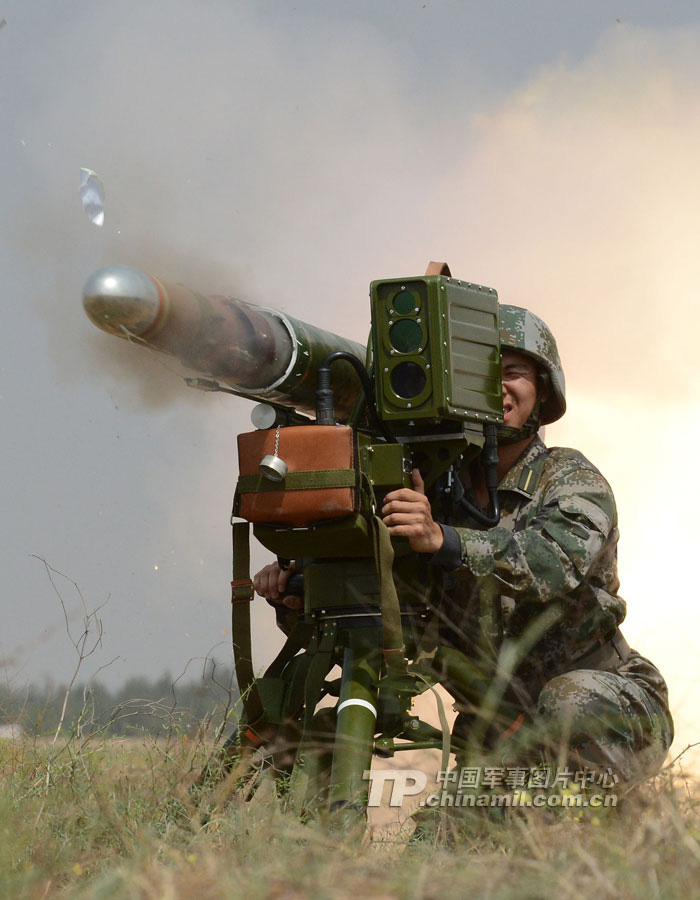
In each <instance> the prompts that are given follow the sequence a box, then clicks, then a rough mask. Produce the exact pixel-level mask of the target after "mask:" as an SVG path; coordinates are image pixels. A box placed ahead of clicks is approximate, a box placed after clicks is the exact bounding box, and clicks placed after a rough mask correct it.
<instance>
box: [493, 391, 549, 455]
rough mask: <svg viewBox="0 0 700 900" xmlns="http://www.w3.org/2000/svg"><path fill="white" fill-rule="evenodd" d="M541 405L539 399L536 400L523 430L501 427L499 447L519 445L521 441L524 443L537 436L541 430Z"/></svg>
mask: <svg viewBox="0 0 700 900" xmlns="http://www.w3.org/2000/svg"><path fill="white" fill-rule="evenodd" d="M540 405H541V402H540V398H539V397H538V398H537V400H535V405H534V406H533V407H532V412H531V413H530V415H529V416H528V419H527V422H525V424H524V425H523V426H522V428H513V427H511V426H510V425H499V426H498V446H499V447H505V446H507V445H509V444H517V443H518V442H519V441H523V440H525V438H529V437H532V435H533V434H537V432H538V431H539V428H540Z"/></svg>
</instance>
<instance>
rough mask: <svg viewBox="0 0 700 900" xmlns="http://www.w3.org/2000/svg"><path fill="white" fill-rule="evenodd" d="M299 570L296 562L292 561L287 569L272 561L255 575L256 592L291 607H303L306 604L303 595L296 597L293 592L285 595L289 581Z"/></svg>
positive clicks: (273, 601)
mask: <svg viewBox="0 0 700 900" xmlns="http://www.w3.org/2000/svg"><path fill="white" fill-rule="evenodd" d="M298 571H299V569H297V567H296V566H295V565H294V562H291V563H290V564H289V567H288V568H287V569H283V568H282V567H281V566H280V564H279V563H278V562H273V563H270V565H269V566H265V567H264V568H263V569H260V571H259V572H258V573H257V574H256V575H254V576H253V587H254V588H255V592H256V593H257V594H260V596H261V597H264V598H265V599H266V600H270V601H271V602H272V603H283V604H284V605H285V606H287V607H289V609H301V608H302V607H303V605H304V601H303V600H302V599H301V597H296V596H294V595H293V594H288V595H287V596H285V594H284V590H285V588H286V587H287V582H288V581H289V579H290V578H291V576H292V575H293V574H294V573H295V572H298Z"/></svg>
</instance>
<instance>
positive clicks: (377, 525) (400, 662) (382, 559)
mask: <svg viewBox="0 0 700 900" xmlns="http://www.w3.org/2000/svg"><path fill="white" fill-rule="evenodd" d="M372 538H373V541H374V557H375V562H376V565H377V574H378V575H379V600H380V603H381V609H382V650H383V652H384V661H385V662H386V667H387V674H388V675H390V676H397V677H398V676H401V675H404V674H405V673H406V671H407V666H406V648H405V647H404V643H403V627H402V625H401V609H400V607H399V596H398V594H397V593H396V585H395V584H394V573H393V570H392V565H393V562H394V548H393V547H392V546H391V535H390V534H389V529H388V528H387V527H386V525H385V524H384V522H383V521H382V519H380V518H379V516H373V517H372Z"/></svg>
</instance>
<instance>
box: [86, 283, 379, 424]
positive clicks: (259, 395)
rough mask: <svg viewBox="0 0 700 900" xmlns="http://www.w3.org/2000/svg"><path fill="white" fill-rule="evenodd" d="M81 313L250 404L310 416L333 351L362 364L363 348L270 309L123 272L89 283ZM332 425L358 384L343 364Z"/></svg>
mask: <svg viewBox="0 0 700 900" xmlns="http://www.w3.org/2000/svg"><path fill="white" fill-rule="evenodd" d="M83 306H84V307H85V312H86V313H87V315H88V317H89V318H90V320H91V321H92V322H93V324H95V325H96V326H97V327H98V328H101V329H102V330H103V331H106V332H107V333H108V334H113V335H116V336H117V337H121V338H126V339H131V340H133V341H135V342H136V343H143V344H145V345H147V346H149V347H153V348H154V349H156V350H161V351H163V352H164V353H169V354H171V355H172V356H175V357H177V359H179V360H180V361H181V362H182V363H183V364H184V365H185V366H187V367H188V368H190V369H194V370H195V371H197V372H200V373H202V374H205V375H208V376H211V377H213V378H215V379H216V380H217V381H220V382H222V383H224V384H226V385H228V386H229V387H230V388H232V389H233V390H234V391H236V392H237V393H240V394H243V395H244V396H246V397H250V399H251V400H261V401H263V402H265V401H267V402H271V403H276V404H279V405H281V406H286V407H290V408H294V409H297V410H298V411H299V412H303V413H307V414H310V415H314V414H315V408H316V398H315V391H316V372H317V370H318V367H319V366H320V364H321V363H322V362H323V360H324V358H325V357H326V356H327V355H328V354H329V353H332V352H333V351H334V350H345V351H348V352H350V353H352V354H353V355H354V356H356V357H357V358H358V359H359V360H360V361H361V362H363V363H364V361H365V348H364V347H363V346H362V345H360V344H357V343H355V342H354V341H349V340H347V339H346V338H342V337H339V336H338V335H335V334H331V333H330V332H328V331H324V330H323V329H321V328H316V327H315V326H314V325H309V324H308V323H306V322H302V321H300V320H299V319H295V318H293V317H292V316H288V315H286V313H282V312H279V311H278V310H275V309H267V308H263V307H259V306H253V305H251V304H249V303H246V302H244V301H242V300H235V299H233V298H232V297H221V296H204V295H202V294H199V293H197V292H195V291H192V290H190V289H189V288H186V287H184V286H183V285H180V284H169V283H167V282H165V281H161V279H160V278H155V277H154V276H153V275H149V274H146V273H145V272H140V271H138V270H137V269H132V268H130V267H128V266H116V265H115V266H108V267H106V268H104V269H99V270H98V271H97V272H95V273H94V274H93V275H91V276H90V278H89V279H88V281H87V283H86V284H85V288H84V290H83ZM332 387H333V390H334V394H335V409H336V415H337V417H338V419H340V420H341V421H342V420H345V419H347V417H348V416H349V415H350V412H351V411H352V408H353V407H354V405H355V402H356V401H357V398H358V396H359V393H360V389H361V388H360V382H359V380H358V378H357V376H356V375H355V373H354V372H353V371H352V368H351V366H350V365H349V364H348V363H347V362H344V361H341V362H339V363H337V364H336V365H335V366H334V367H333V374H332Z"/></svg>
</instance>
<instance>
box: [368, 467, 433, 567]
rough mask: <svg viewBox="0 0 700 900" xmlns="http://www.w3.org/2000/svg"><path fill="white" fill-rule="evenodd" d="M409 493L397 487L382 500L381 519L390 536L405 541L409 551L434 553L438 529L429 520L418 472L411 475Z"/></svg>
mask: <svg viewBox="0 0 700 900" xmlns="http://www.w3.org/2000/svg"><path fill="white" fill-rule="evenodd" d="M411 480H412V482H413V490H411V489H410V488H400V489H399V490H398V491H391V492H390V493H389V494H387V495H386V497H385V498H384V506H383V507H382V518H383V519H384V524H385V525H386V526H387V527H388V529H389V533H390V534H392V535H397V536H402V537H407V538H408V543H409V544H410V545H411V550H415V551H416V552H417V553H436V552H437V551H438V550H439V549H440V547H442V543H443V541H444V539H445V538H444V536H443V533H442V528H440V526H439V524H438V523H437V522H436V521H435V520H434V519H433V513H432V510H431V508H430V501H429V500H428V498H427V497H426V496H425V484H424V483H423V479H422V478H421V474H420V472H419V471H418V469H413V471H412V472H411Z"/></svg>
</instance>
